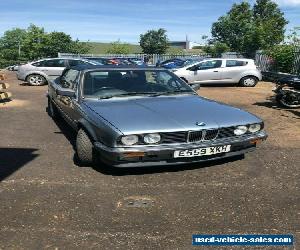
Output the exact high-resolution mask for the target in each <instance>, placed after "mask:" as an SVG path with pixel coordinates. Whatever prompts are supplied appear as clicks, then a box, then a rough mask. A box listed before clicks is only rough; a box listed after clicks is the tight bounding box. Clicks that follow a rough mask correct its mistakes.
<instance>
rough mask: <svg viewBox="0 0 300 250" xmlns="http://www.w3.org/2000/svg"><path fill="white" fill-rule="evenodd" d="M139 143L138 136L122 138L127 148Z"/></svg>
mask: <svg viewBox="0 0 300 250" xmlns="http://www.w3.org/2000/svg"><path fill="white" fill-rule="evenodd" d="M138 141H139V138H138V137H137V135H125V136H123V137H122V138H121V142H122V143H123V144H124V145H126V146H131V145H134V144H136V143H137V142H138Z"/></svg>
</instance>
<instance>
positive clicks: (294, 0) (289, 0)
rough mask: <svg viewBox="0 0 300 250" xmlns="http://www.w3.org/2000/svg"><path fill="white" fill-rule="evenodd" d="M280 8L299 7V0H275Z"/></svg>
mask: <svg viewBox="0 0 300 250" xmlns="http://www.w3.org/2000/svg"><path fill="white" fill-rule="evenodd" d="M275 2H276V3H278V4H279V5H281V6H300V0H275Z"/></svg>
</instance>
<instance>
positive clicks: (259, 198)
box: [0, 72, 300, 249]
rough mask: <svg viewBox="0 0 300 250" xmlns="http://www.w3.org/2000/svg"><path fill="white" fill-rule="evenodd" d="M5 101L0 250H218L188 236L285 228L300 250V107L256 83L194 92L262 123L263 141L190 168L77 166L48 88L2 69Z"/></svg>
mask: <svg viewBox="0 0 300 250" xmlns="http://www.w3.org/2000/svg"><path fill="white" fill-rule="evenodd" d="M6 73H7V76H8V80H7V82H8V83H9V84H10V88H9V91H10V92H12V95H13V99H12V101H10V102H7V103H0V249H196V248H197V249H216V248H215V247H193V246H192V245H191V242H192V235H193V234H293V235H294V237H295V244H294V246H293V247H285V248H284V247H256V248H254V247H223V248H219V249H300V244H299V241H300V190H299V186H300V175H299V173H300V110H284V109H281V108H279V107H277V106H276V104H275V103H274V102H273V101H272V100H269V98H270V97H271V96H272V91H271V90H272V88H273V87H274V85H273V84H271V83H259V84H258V85H257V86H256V87H255V88H242V87H235V86H212V87H202V88H201V89H200V91H199V94H200V95H202V96H205V97H208V98H211V99H214V100H218V101H222V102H225V103H228V104H231V105H233V106H236V107H240V108H243V109H246V110H248V111H250V112H252V113H254V114H256V115H258V116H260V117H261V118H263V119H264V120H265V128H266V131H267V132H268V134H269V138H268V140H267V141H266V142H264V143H262V144H261V145H259V148H258V149H257V150H256V151H255V152H251V153H249V154H247V155H246V156H245V158H233V159H229V160H222V161H220V160H219V161H213V162H210V163H201V164H193V165H181V166H169V167H151V168H138V169H123V170H122V169H121V170H119V169H110V168H101V167H103V166H97V167H94V168H92V167H80V166H78V165H77V164H76V160H74V139H75V135H74V133H73V132H72V130H71V129H70V128H69V127H68V126H67V125H65V123H64V122H62V121H59V122H54V121H53V120H52V119H51V118H50V117H49V116H48V115H47V113H46V103H47V100H46V97H45V93H46V90H47V86H42V87H31V86H26V85H24V84H23V83H22V82H20V81H18V80H16V78H15V74H14V73H12V72H6Z"/></svg>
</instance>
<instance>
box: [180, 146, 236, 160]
mask: <svg viewBox="0 0 300 250" xmlns="http://www.w3.org/2000/svg"><path fill="white" fill-rule="evenodd" d="M230 148H231V145H224V146H216V147H207V148H194V149H186V150H177V151H175V152H174V158H180V157H197V156H203V155H215V154H221V153H226V152H229V151H230Z"/></svg>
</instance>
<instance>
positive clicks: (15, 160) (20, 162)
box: [0, 148, 38, 181]
mask: <svg viewBox="0 0 300 250" xmlns="http://www.w3.org/2000/svg"><path fill="white" fill-rule="evenodd" d="M37 150H38V149H34V148H0V181H2V180H4V179H5V178H7V177H8V176H10V175H11V174H13V173H14V172H16V171H17V170H19V169H20V168H21V167H23V166H24V165H26V164H27V163H28V162H30V161H32V160H34V159H35V158H36V157H37V156H38V154H36V153H35V152H36V151H37Z"/></svg>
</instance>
